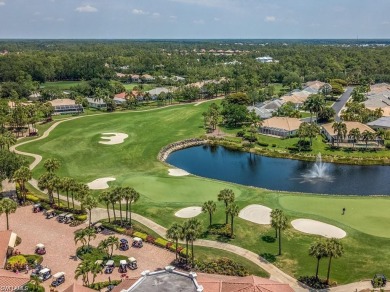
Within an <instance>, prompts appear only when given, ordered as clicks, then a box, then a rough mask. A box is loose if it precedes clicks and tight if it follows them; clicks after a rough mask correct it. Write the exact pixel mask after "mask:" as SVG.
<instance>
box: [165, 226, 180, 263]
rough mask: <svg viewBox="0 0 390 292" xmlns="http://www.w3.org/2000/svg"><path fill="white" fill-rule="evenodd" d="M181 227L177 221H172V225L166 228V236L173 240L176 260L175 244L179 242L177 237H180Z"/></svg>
mask: <svg viewBox="0 0 390 292" xmlns="http://www.w3.org/2000/svg"><path fill="white" fill-rule="evenodd" d="M182 233H183V227H182V226H181V225H180V224H178V223H173V225H172V226H171V227H170V228H169V229H168V230H167V234H166V236H167V238H168V239H172V240H175V255H176V261H177V246H178V244H179V239H180V238H182Z"/></svg>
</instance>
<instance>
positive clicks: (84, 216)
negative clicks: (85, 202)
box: [74, 215, 87, 221]
mask: <svg viewBox="0 0 390 292" xmlns="http://www.w3.org/2000/svg"><path fill="white" fill-rule="evenodd" d="M74 219H75V220H78V221H86V220H87V215H75V216H74Z"/></svg>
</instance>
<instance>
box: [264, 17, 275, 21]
mask: <svg viewBox="0 0 390 292" xmlns="http://www.w3.org/2000/svg"><path fill="white" fill-rule="evenodd" d="M264 21H265V22H275V21H276V17H275V16H266V17H265V18H264Z"/></svg>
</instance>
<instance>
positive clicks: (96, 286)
mask: <svg viewBox="0 0 390 292" xmlns="http://www.w3.org/2000/svg"><path fill="white" fill-rule="evenodd" d="M121 282H122V281H121V280H111V282H109V281H105V282H98V283H93V284H90V285H88V287H89V288H91V289H94V290H101V289H104V288H106V287H108V286H110V285H114V286H117V285H119V284H120V283H121Z"/></svg>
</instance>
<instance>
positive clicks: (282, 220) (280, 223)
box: [271, 209, 287, 255]
mask: <svg viewBox="0 0 390 292" xmlns="http://www.w3.org/2000/svg"><path fill="white" fill-rule="evenodd" d="M275 213H276V214H277V215H276V216H275V217H274V218H272V217H271V225H272V226H273V227H275V228H276V229H277V230H278V234H279V253H278V255H281V254H282V232H281V231H282V230H284V229H286V228H287V217H286V216H285V215H284V213H283V211H282V210H278V209H275Z"/></svg>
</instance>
